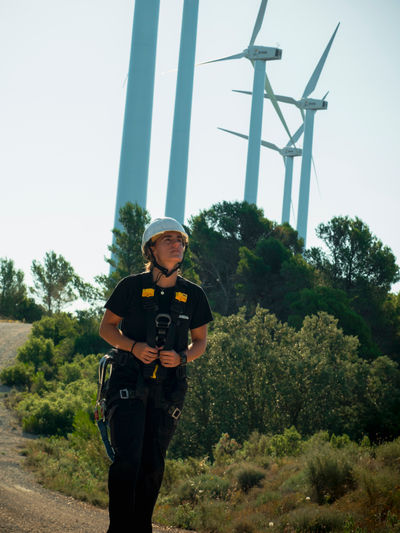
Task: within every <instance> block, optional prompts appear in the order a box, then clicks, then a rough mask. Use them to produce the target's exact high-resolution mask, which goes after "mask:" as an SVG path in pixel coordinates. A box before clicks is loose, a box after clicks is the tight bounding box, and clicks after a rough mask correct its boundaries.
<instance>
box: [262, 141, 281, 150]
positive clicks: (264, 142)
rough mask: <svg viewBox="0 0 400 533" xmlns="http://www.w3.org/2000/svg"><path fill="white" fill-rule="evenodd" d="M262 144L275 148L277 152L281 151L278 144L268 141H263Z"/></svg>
mask: <svg viewBox="0 0 400 533" xmlns="http://www.w3.org/2000/svg"><path fill="white" fill-rule="evenodd" d="M261 144H262V145H263V146H265V147H266V148H271V150H275V151H276V152H280V151H281V150H280V148H278V147H277V146H276V144H273V143H269V142H268V141H261Z"/></svg>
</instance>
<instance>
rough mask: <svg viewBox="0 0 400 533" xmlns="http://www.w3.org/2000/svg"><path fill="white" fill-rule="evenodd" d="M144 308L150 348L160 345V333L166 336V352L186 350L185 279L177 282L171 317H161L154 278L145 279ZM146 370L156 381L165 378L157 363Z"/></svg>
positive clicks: (186, 303) (187, 311)
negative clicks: (177, 348) (176, 347)
mask: <svg viewBox="0 0 400 533" xmlns="http://www.w3.org/2000/svg"><path fill="white" fill-rule="evenodd" d="M149 284H151V286H149ZM142 304H143V308H144V310H145V313H146V340H147V344H148V345H149V346H152V347H156V346H157V345H158V343H157V337H159V335H160V332H162V331H164V333H166V336H165V342H164V343H163V344H164V348H165V349H166V350H170V349H172V348H173V347H174V346H176V345H177V346H182V348H181V349H184V348H185V347H187V337H188V332H189V322H190V317H189V310H188V309H189V308H188V291H187V284H186V282H185V281H184V280H183V278H181V277H178V278H177V282H176V286H175V292H174V297H173V299H172V301H171V306H170V314H169V315H168V314H166V313H158V311H159V306H158V302H157V299H156V293H155V285H154V282H153V280H152V277H151V274H150V275H149V277H146V278H143V287H142ZM167 318H170V321H168V320H166V319H167ZM147 366H148V368H147V369H146V374H147V375H148V376H147V377H150V378H152V379H157V378H162V377H163V376H162V374H163V373H164V374H165V370H163V367H161V366H160V365H159V363H157V362H154V363H152V364H150V365H147Z"/></svg>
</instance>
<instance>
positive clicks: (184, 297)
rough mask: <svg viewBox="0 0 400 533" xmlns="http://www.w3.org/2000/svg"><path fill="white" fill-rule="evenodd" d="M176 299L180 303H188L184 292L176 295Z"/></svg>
mask: <svg viewBox="0 0 400 533" xmlns="http://www.w3.org/2000/svg"><path fill="white" fill-rule="evenodd" d="M175 298H176V299H177V300H179V301H180V302H183V303H185V302H186V301H187V294H185V293H184V292H177V293H176V294H175Z"/></svg>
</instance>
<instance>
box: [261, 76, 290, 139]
mask: <svg viewBox="0 0 400 533" xmlns="http://www.w3.org/2000/svg"><path fill="white" fill-rule="evenodd" d="M265 91H266V93H267V95H268V97H269V99H270V100H271V103H272V105H273V106H274V108H275V111H276V112H277V114H278V117H279V118H280V119H281V122H282V124H283V127H284V128H285V130H286V132H287V134H288V135H289V139H292V134H291V133H290V131H289V128H288V125H287V124H286V120H285V117H284V116H283V114H282V111H281V108H280V107H279V104H278V101H277V98H276V96H275V95H274V91H273V90H272V87H271V84H270V82H269V79H268V76H267V73H265ZM293 144H294V143H293Z"/></svg>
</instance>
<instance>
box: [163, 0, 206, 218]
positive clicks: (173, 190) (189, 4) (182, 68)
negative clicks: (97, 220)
mask: <svg viewBox="0 0 400 533" xmlns="http://www.w3.org/2000/svg"><path fill="white" fill-rule="evenodd" d="M198 12H199V0H185V2H184V5H183V15H182V30H181V44H180V50H179V66H178V76H177V81H176V95H175V111H174V124H173V129H172V142H171V155H170V161H169V172H168V189H167V200H166V204H165V216H168V217H173V218H175V219H176V220H178V221H179V222H181V223H183V222H184V218H185V202H186V183H187V168H188V156H189V136H190V118H191V112H192V95H193V77H194V58H195V53H196V36H197V18H198Z"/></svg>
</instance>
